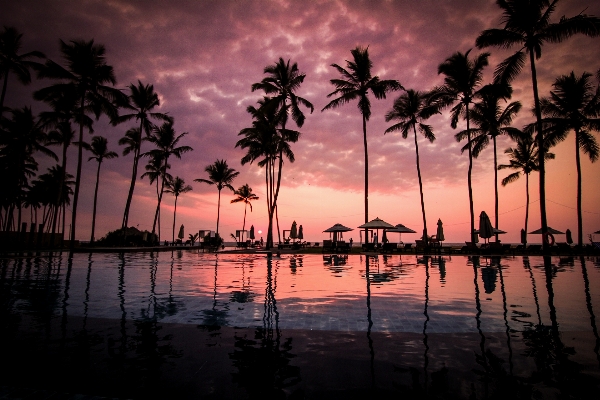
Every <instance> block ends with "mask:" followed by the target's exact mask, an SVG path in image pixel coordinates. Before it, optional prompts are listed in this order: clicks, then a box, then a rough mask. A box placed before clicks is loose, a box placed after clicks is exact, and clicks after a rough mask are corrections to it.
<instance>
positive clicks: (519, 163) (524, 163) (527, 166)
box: [498, 133, 554, 234]
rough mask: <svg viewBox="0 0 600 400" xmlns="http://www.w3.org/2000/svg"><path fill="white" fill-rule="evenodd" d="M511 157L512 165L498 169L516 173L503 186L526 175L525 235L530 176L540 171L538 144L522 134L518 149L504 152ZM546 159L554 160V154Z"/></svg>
mask: <svg viewBox="0 0 600 400" xmlns="http://www.w3.org/2000/svg"><path fill="white" fill-rule="evenodd" d="M504 153H505V154H508V156H509V157H510V164H500V165H498V169H499V170H501V169H505V168H509V169H513V170H516V172H513V173H512V174H510V175H508V176H507V177H506V178H504V179H502V186H506V185H508V184H509V183H511V182H514V181H516V180H517V179H519V177H520V176H521V172H523V173H524V174H525V193H526V196H527V207H526V208H525V234H527V224H528V221H529V174H530V173H531V172H533V171H539V158H538V149H537V142H536V141H534V140H533V137H532V136H531V135H530V134H525V133H522V134H521V135H519V138H518V139H517V147H515V148H512V147H509V148H508V149H506V150H505V151H504ZM545 157H546V159H547V160H548V159H552V158H554V154H553V153H548V152H545Z"/></svg>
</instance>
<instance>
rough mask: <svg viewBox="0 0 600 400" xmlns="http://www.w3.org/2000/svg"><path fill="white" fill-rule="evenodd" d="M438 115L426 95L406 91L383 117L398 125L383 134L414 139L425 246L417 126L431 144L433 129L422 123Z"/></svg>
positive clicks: (436, 109) (425, 235)
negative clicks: (409, 135) (395, 121)
mask: <svg viewBox="0 0 600 400" xmlns="http://www.w3.org/2000/svg"><path fill="white" fill-rule="evenodd" d="M435 114H439V107H438V105H437V104H430V103H429V102H428V96H427V94H426V93H422V92H419V91H416V90H413V89H408V90H407V91H406V93H403V94H402V95H400V97H398V98H397V99H396V100H395V101H394V106H393V108H392V109H391V110H390V111H388V113H387V114H386V116H385V120H386V122H389V121H392V120H397V121H399V122H398V123H396V124H394V125H392V126H390V127H389V128H387V129H386V130H385V132H384V134H385V133H388V132H394V131H400V132H401V133H402V138H403V139H406V138H407V137H408V133H409V131H411V130H412V131H413V133H414V139H415V152H416V154H417V176H418V177H419V193H420V194H421V212H422V214H423V240H425V244H427V219H426V218H425V200H424V199H423V182H422V181H421V165H420V162H419V143H418V141H417V126H418V127H419V132H421V133H422V134H423V136H425V138H426V139H427V140H429V141H430V142H431V143H433V141H434V140H435V135H434V134H433V129H432V128H431V126H430V125H426V124H424V123H423V121H425V120H427V119H429V118H430V117H431V116H433V115H435Z"/></svg>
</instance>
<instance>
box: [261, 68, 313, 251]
mask: <svg viewBox="0 0 600 400" xmlns="http://www.w3.org/2000/svg"><path fill="white" fill-rule="evenodd" d="M264 73H265V74H268V75H269V76H267V77H266V78H263V80H262V81H260V82H258V83H255V84H253V85H252V91H253V92H254V91H255V90H262V91H264V92H265V94H266V95H269V96H272V97H269V101H267V102H266V103H265V104H264V105H263V106H264V107H274V108H276V109H278V110H280V111H281V116H282V118H281V120H280V124H281V130H282V132H285V130H286V129H285V125H286V123H287V119H288V114H289V113H291V115H292V119H293V120H294V122H295V123H296V126H298V128H302V125H304V120H305V116H304V113H303V112H302V110H301V109H300V107H299V105H303V106H304V107H306V108H308V109H310V112H311V114H312V112H313V110H314V107H313V105H312V103H311V102H310V101H308V100H306V99H305V98H303V97H300V96H298V95H296V93H295V91H296V90H298V89H299V88H300V85H301V84H302V82H304V78H305V76H306V75H305V74H303V73H300V71H299V70H298V64H297V63H294V64H293V65H292V66H291V67H290V60H288V61H287V63H286V62H285V61H284V60H283V58H281V57H280V58H279V61H278V62H277V63H275V64H274V65H268V66H267V67H265V69H264ZM288 101H289V103H288ZM297 140H298V138H296V140H294V142H295V141H297ZM282 168H283V149H281V148H280V149H279V167H278V172H277V184H276V188H275V193H274V196H273V209H274V210H275V212H277V197H278V196H279V188H280V186H281V171H282ZM277 221H279V218H277ZM269 222H270V226H271V227H272V218H271V219H270V220H269ZM271 227H270V228H269V232H270V231H271ZM277 234H278V236H279V241H281V234H280V232H279V222H277Z"/></svg>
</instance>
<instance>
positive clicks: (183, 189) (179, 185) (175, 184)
mask: <svg viewBox="0 0 600 400" xmlns="http://www.w3.org/2000/svg"><path fill="white" fill-rule="evenodd" d="M191 190H192V187H191V186H190V185H186V184H185V181H184V180H183V179H182V178H180V177H178V176H176V177H175V178H173V179H170V180H169V181H167V188H166V189H165V192H167V193H171V194H172V195H173V196H175V208H174V209H173V239H172V241H173V242H175V218H176V217H177V199H178V198H179V195H181V194H183V193H187V192H189V191H191Z"/></svg>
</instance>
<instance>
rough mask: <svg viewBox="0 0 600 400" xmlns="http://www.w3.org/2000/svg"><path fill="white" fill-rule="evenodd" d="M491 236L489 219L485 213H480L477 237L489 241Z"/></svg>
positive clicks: (491, 230) (492, 233)
mask: <svg viewBox="0 0 600 400" xmlns="http://www.w3.org/2000/svg"><path fill="white" fill-rule="evenodd" d="M492 236H494V227H493V226H492V223H491V222H490V217H488V215H487V214H486V212H485V211H482V212H481V214H479V237H480V238H482V239H484V240H485V239H488V240H489V238H491V237H492Z"/></svg>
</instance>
